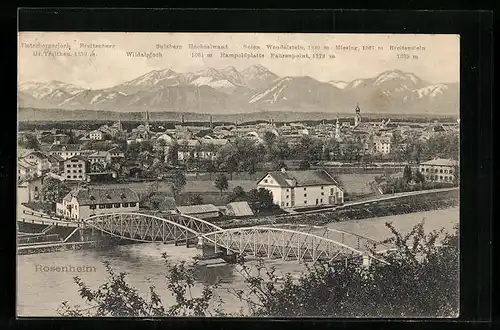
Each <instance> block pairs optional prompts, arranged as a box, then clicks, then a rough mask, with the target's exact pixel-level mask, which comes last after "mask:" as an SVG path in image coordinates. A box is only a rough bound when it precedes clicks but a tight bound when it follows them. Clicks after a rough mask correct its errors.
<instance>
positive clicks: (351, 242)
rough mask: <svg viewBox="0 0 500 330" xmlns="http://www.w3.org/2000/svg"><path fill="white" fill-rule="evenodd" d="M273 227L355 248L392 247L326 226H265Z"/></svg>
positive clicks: (368, 249) (364, 249)
mask: <svg viewBox="0 0 500 330" xmlns="http://www.w3.org/2000/svg"><path fill="white" fill-rule="evenodd" d="M268 226H269V227H274V228H286V229H291V230H297V231H301V232H306V233H313V234H315V235H318V236H321V237H324V238H328V239H331V240H334V241H338V242H340V243H342V244H346V245H348V246H350V247H353V248H355V249H356V250H361V251H364V252H366V251H370V250H387V249H391V248H393V246H390V245H388V244H385V243H382V242H379V241H377V240H375V239H373V238H371V237H367V236H364V235H360V234H354V233H350V232H347V231H343V230H338V229H333V228H329V227H326V226H313V225H305V224H290V223H284V224H271V225H266V227H268Z"/></svg>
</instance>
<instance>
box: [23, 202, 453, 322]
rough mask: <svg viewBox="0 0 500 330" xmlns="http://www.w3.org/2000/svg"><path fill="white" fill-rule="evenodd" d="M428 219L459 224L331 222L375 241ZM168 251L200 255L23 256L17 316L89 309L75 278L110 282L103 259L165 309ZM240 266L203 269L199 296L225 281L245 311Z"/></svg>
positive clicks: (292, 269)
mask: <svg viewBox="0 0 500 330" xmlns="http://www.w3.org/2000/svg"><path fill="white" fill-rule="evenodd" d="M423 219H425V230H426V231H427V232H430V231H432V230H434V229H439V228H442V227H443V228H444V229H445V230H446V231H448V232H451V231H453V226H454V225H455V224H457V223H458V220H459V209H458V207H457V208H450V209H444V210H436V211H429V212H417V213H411V214H404V215H396V216H389V217H380V218H373V219H363V220H352V221H347V222H340V223H331V224H329V225H328V227H331V228H334V229H339V230H344V231H347V232H351V233H356V234H361V235H365V236H368V237H371V238H373V239H376V240H383V239H385V238H388V237H390V236H391V233H390V231H389V229H388V228H386V226H385V223H386V222H392V223H393V225H394V226H395V227H396V228H397V229H398V230H399V231H401V232H408V231H409V230H410V229H411V228H412V227H413V226H414V225H415V224H416V223H418V222H420V221H422V220H423ZM163 252H166V253H167V254H168V255H169V259H170V260H172V261H174V262H176V261H182V260H185V261H188V262H191V261H193V259H192V258H193V257H194V256H195V255H196V254H197V253H198V251H197V250H196V249H194V248H189V249H187V248H186V247H184V246H172V245H163V244H156V243H151V244H149V243H148V244H137V245H125V246H116V247H111V248H106V249H99V250H80V251H63V252H55V253H46V254H36V255H20V256H18V257H17V314H18V316H58V313H57V308H58V307H59V306H60V304H61V303H62V302H63V301H68V303H69V304H71V305H76V304H78V305H80V306H82V307H85V306H86V304H85V302H84V301H83V300H82V299H81V298H80V296H79V295H78V287H77V285H76V284H75V283H74V280H73V277H74V276H79V277H80V278H81V279H82V280H83V281H84V282H85V283H87V284H88V285H89V286H90V287H91V288H97V287H98V286H99V285H101V284H103V283H105V282H106V276H107V274H106V270H105V268H104V265H103V263H102V262H103V261H108V262H109V263H110V264H111V266H112V268H113V269H114V271H115V272H117V273H118V272H127V274H128V275H127V282H128V283H129V284H130V285H131V286H132V287H135V288H137V289H138V291H139V293H141V294H142V295H143V296H146V295H147V293H148V292H149V291H148V288H149V286H150V285H154V286H155V288H156V291H157V292H158V293H159V294H160V296H161V297H162V300H163V302H164V304H165V305H166V306H168V305H170V304H169V303H171V302H173V301H174V300H173V297H172V294H171V293H170V291H168V289H167V288H166V286H165V281H166V280H165V274H166V271H165V267H164V261H163V260H162V259H161V254H162V253H163ZM267 264H268V265H274V266H276V269H277V271H278V272H282V273H292V274H296V275H299V274H300V273H302V272H303V270H304V266H303V265H299V264H296V263H294V262H281V261H280V260H276V261H268V262H267ZM70 265H71V266H73V267H75V268H76V267H81V266H93V268H92V271H89V272H74V273H71V272H54V271H53V272H43V271H40V269H41V267H47V266H48V267H50V266H70ZM236 267H237V266H235V265H223V266H218V267H211V268H206V267H203V269H199V270H198V271H197V272H196V277H197V281H198V283H199V284H198V285H197V287H196V289H195V290H194V294H196V293H197V292H199V290H201V288H202V285H201V284H202V283H205V284H213V283H215V281H216V280H217V279H221V280H222V281H223V285H222V287H221V288H219V289H217V294H218V295H219V296H220V297H221V298H222V299H223V301H224V303H225V304H224V306H223V307H224V309H225V310H226V311H228V312H232V313H236V312H238V311H239V310H240V309H243V310H244V311H245V310H246V308H245V306H246V305H245V304H244V303H242V302H240V301H239V300H238V298H236V297H235V296H233V295H232V294H230V293H228V292H227V288H236V289H244V288H245V284H244V282H243V278H242V276H241V275H240V274H239V272H238V270H237V269H236Z"/></svg>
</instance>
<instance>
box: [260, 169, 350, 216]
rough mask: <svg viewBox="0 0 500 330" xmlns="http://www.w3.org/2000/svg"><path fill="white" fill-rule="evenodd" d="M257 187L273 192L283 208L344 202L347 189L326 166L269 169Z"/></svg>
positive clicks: (276, 200) (278, 203)
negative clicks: (271, 170) (323, 167)
mask: <svg viewBox="0 0 500 330" xmlns="http://www.w3.org/2000/svg"><path fill="white" fill-rule="evenodd" d="M257 188H258V189H259V188H265V189H267V190H269V191H271V192H272V194H273V201H274V203H275V204H277V205H279V206H280V207H282V208H293V207H307V206H316V205H336V204H343V202H344V191H343V189H342V188H341V187H340V185H339V184H338V183H337V181H336V180H335V179H334V178H333V177H332V176H331V175H330V174H328V172H326V171H325V170H311V171H285V170H281V171H275V172H269V173H267V174H266V175H265V176H264V177H263V178H262V179H261V180H259V181H258V183H257Z"/></svg>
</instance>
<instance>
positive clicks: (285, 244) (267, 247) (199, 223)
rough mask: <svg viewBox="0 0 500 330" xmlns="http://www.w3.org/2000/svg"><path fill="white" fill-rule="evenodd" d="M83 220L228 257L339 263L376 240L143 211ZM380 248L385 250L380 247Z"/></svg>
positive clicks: (140, 238)
mask: <svg viewBox="0 0 500 330" xmlns="http://www.w3.org/2000/svg"><path fill="white" fill-rule="evenodd" d="M83 222H84V223H85V224H86V225H87V226H90V227H91V228H93V229H96V230H99V231H101V232H104V233H107V234H109V235H111V236H115V237H119V238H122V239H128V240H132V241H137V242H163V243H176V244H177V243H186V245H189V243H191V242H192V243H194V242H196V243H197V244H200V243H201V244H203V245H205V246H213V247H214V250H215V251H216V252H217V251H220V250H222V249H224V250H226V252H227V253H237V254H242V255H249V254H250V255H254V256H256V257H264V258H267V259H282V260H283V261H287V260H296V261H299V262H300V261H312V262H316V261H320V260H325V261H340V260H345V259H352V258H357V259H359V257H363V256H367V255H369V256H370V258H373V259H377V260H379V259H378V258H377V257H375V256H373V255H371V252H370V251H372V250H371V249H369V248H370V247H373V246H375V245H376V244H377V242H376V241H374V240H373V239H370V238H368V237H364V236H361V235H356V234H351V233H347V232H343V231H338V230H334V229H331V228H327V227H318V226H306V225H296V224H283V225H270V226H254V227H243V228H231V229H222V228H221V227H218V226H216V225H214V224H212V223H210V222H208V221H205V220H202V219H198V218H194V217H191V216H187V215H183V214H163V215H162V216H161V217H160V216H157V215H151V214H142V213H133V212H130V213H111V214H101V215H95V216H91V217H89V218H87V219H85V220H83ZM384 249H385V250H387V249H388V248H387V247H386V246H384Z"/></svg>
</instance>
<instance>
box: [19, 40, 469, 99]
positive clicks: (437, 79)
mask: <svg viewBox="0 0 500 330" xmlns="http://www.w3.org/2000/svg"><path fill="white" fill-rule="evenodd" d="M23 43H25V44H32V45H33V44H35V46H36V45H38V46H40V45H41V44H58V43H59V44H66V43H68V44H69V45H70V47H71V49H70V50H68V48H59V49H58V50H59V51H61V52H69V53H70V54H72V55H73V56H40V53H38V56H35V55H36V54H34V51H43V49H42V48H31V47H29V46H30V45H28V47H26V45H24V46H23ZM80 43H87V44H88V43H93V44H103V43H104V44H112V45H115V47H114V48H97V49H95V52H94V54H95V56H88V55H87V56H85V55H84V56H75V55H77V53H75V52H78V51H86V52H87V54H88V53H90V52H91V51H92V50H91V49H87V48H80ZM190 43H192V44H200V43H203V44H218V45H225V44H227V45H228V48H229V49H227V50H222V51H223V52H226V53H241V52H249V53H261V54H263V55H264V58H261V59H230V58H229V59H228V58H221V57H220V52H221V50H210V51H207V50H203V51H201V52H203V53H204V54H205V57H204V58H193V57H192V55H191V53H192V52H198V51H196V50H190V49H188V44H190ZM157 44H167V45H168V44H175V45H182V46H183V49H181V50H159V49H157V48H156V45H157ZM32 45H31V46H32ZM243 45H254V46H259V47H260V50H249V49H245V48H244V47H243ZM267 45H276V46H279V45H291V46H295V45H302V46H304V47H305V50H304V51H296V50H273V51H270V50H268V49H267ZM324 45H327V46H329V48H330V50H328V51H326V50H323V49H320V50H318V51H314V50H309V49H308V47H309V46H320V48H323V46H324ZM337 45H343V46H353V47H354V46H357V47H362V46H363V45H365V46H370V45H373V46H375V49H379V46H381V47H383V50H376V51H340V52H339V51H336V50H335V47H336V46H337ZM391 45H392V46H405V47H412V46H420V47H424V48H425V50H406V51H405V50H401V51H396V50H390V49H389V47H390V46H391ZM459 48H460V47H459V36H457V35H410V34H407V35H406V34H405V35H402V34H398V35H388V34H386V35H381V34H378V35H377V34H365V35H361V34H267V33H266V34H264V33H258V34H252V33H245V34H239V33H233V34H205V33H197V34H193V33H108V32H105V33H104V32H102V33H101V32H93V33H83V32H22V33H19V60H18V61H19V63H18V66H19V70H18V72H19V82H20V83H22V82H26V81H50V80H60V81H64V82H68V83H73V84H76V85H79V86H81V87H85V88H92V89H98V88H106V87H111V86H114V85H116V84H120V83H123V82H125V81H128V80H131V79H134V78H136V77H138V76H140V75H142V74H144V73H147V72H149V71H151V70H161V69H166V68H171V69H172V70H174V71H177V72H188V71H194V70H198V69H203V68H206V67H213V68H216V69H220V68H223V67H225V66H228V65H232V66H234V67H236V68H237V69H238V70H242V69H244V68H246V67H248V66H250V65H253V64H262V65H264V66H265V67H267V68H268V69H269V70H271V71H273V72H275V73H276V74H278V75H279V76H299V75H309V76H311V77H313V78H315V79H318V80H320V81H330V80H343V81H351V80H353V79H358V78H368V77H373V76H376V75H377V74H379V73H381V72H383V71H385V70H392V69H399V70H402V71H406V72H412V73H415V74H416V75H417V76H419V77H421V78H422V79H424V80H426V81H428V82H430V83H441V82H443V83H444V82H458V81H459V75H460V74H459V63H460V58H459V53H460V49H459ZM360 49H361V48H360ZM52 50H53V51H56V50H57V49H52ZM130 51H133V52H137V51H141V52H157V51H161V52H162V55H163V56H162V58H149V59H147V58H142V57H129V56H127V54H126V52H130ZM208 53H212V55H213V57H212V58H207V57H206V54H208ZM271 53H280V54H309V56H312V54H313V53H317V54H319V53H321V54H325V55H326V58H325V59H313V58H311V59H289V58H287V59H276V58H270V54H271ZM398 54H408V55H410V58H409V59H401V58H398ZM329 55H335V58H334V59H330V58H329ZM413 55H417V56H418V58H414V57H413Z"/></svg>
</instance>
